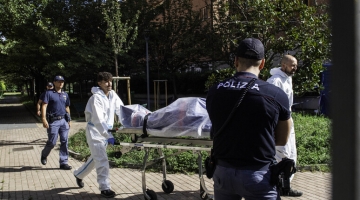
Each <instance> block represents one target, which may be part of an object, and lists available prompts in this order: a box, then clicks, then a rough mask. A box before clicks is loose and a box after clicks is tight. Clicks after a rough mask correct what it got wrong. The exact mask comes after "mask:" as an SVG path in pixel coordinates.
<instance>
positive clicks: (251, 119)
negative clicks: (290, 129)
mask: <svg viewBox="0 0 360 200" xmlns="http://www.w3.org/2000/svg"><path fill="white" fill-rule="evenodd" d="M253 78H256V81H255V83H254V85H253V86H251V87H250V89H249V90H248V92H247V93H246V95H245V97H244V99H243V101H242V102H241V104H240V106H239V107H238V108H236V112H235V113H234V114H233V116H232V118H231V119H230V121H229V122H228V124H227V125H226V127H225V128H224V129H223V130H222V131H221V133H218V134H216V135H215V136H214V138H213V140H214V145H213V148H214V155H215V157H216V158H217V159H220V160H223V161H225V162H227V163H229V164H231V166H234V167H236V168H241V169H251V166H265V165H267V164H269V163H271V162H272V161H273V160H274V156H275V127H276V125H277V123H278V120H287V119H289V118H290V111H289V110H288V107H289V100H288V98H287V96H286V94H285V93H284V92H283V91H282V90H281V89H280V88H278V87H276V86H274V85H272V84H270V83H267V82H265V81H262V80H258V79H257V77H256V76H255V75H254V74H252V73H248V72H238V73H236V74H235V76H234V77H232V78H229V79H227V80H224V81H222V82H220V83H218V84H217V85H214V86H213V87H211V88H210V90H209V93H208V96H207V99H206V109H207V111H208V113H209V117H210V120H211V123H212V128H213V130H212V133H216V132H217V131H218V130H219V129H220V128H221V127H222V125H223V124H224V123H225V121H226V119H227V118H228V116H229V114H230V113H231V111H232V109H233V108H234V106H235V104H236V103H237V102H238V100H239V98H240V97H241V95H242V94H243V92H244V90H245V88H246V86H247V83H249V82H250V81H251V80H252V79H253Z"/></svg>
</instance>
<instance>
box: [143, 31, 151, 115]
mask: <svg viewBox="0 0 360 200" xmlns="http://www.w3.org/2000/svg"><path fill="white" fill-rule="evenodd" d="M144 36H145V41H146V87H147V88H146V89H147V109H148V110H150V87H149V52H148V41H149V30H147V29H146V30H145V31H144Z"/></svg>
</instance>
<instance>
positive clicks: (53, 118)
mask: <svg viewBox="0 0 360 200" xmlns="http://www.w3.org/2000/svg"><path fill="white" fill-rule="evenodd" d="M60 119H64V116H55V117H51V120H60Z"/></svg>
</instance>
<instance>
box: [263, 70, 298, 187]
mask: <svg viewBox="0 0 360 200" xmlns="http://www.w3.org/2000/svg"><path fill="white" fill-rule="evenodd" d="M270 74H271V75H272V76H271V77H270V78H269V79H268V80H267V82H269V83H271V84H273V85H275V86H277V87H279V88H281V89H282V90H283V91H284V92H285V93H286V95H287V96H288V98H289V110H290V111H291V106H292V104H293V98H294V94H293V89H292V77H291V76H288V75H287V74H286V73H285V72H283V71H281V68H280V67H279V68H273V69H271V70H270ZM285 157H286V158H290V159H293V160H294V161H295V164H296V159H297V151H296V139H295V129H294V121H293V120H292V118H291V130H290V137H289V139H288V141H287V143H286V145H285V146H276V155H275V158H276V160H277V161H278V162H280V161H281V160H282V158H285ZM293 177H294V175H292V176H291V179H290V180H292V178H293Z"/></svg>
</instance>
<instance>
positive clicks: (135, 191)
mask: <svg viewBox="0 0 360 200" xmlns="http://www.w3.org/2000/svg"><path fill="white" fill-rule="evenodd" d="M80 128H85V124H84V122H73V123H72V127H71V134H73V133H76V132H77V131H78V130H79V129H80ZM46 139H47V136H46V129H44V128H42V124H41V123H39V121H37V120H36V118H35V117H34V116H33V115H32V114H31V112H29V110H27V109H26V108H25V107H24V106H23V105H21V104H19V102H18V101H17V100H16V98H14V97H12V96H9V97H8V96H7V97H6V99H3V100H0V199H19V200H20V199H21V200H37V199H39V200H42V199H44V200H45V199H46V200H48V199H54V200H58V199H74V200H75V199H76V200H78V199H80V200H81V199H84V200H85V199H92V200H96V199H103V198H101V196H100V195H99V190H98V184H97V182H96V172H95V170H94V171H93V172H91V173H90V174H89V175H88V177H86V178H85V179H84V183H85V187H84V188H79V187H78V186H77V184H76V181H75V178H74V176H73V174H72V172H73V170H70V171H64V170H60V169H59V161H58V159H59V148H58V146H56V147H55V148H54V149H53V150H52V152H51V153H50V155H49V157H48V163H47V165H45V166H43V165H42V164H41V163H40V152H41V150H42V149H43V147H44V145H45V142H46ZM82 163H83V162H81V161H78V160H76V159H74V158H71V157H70V158H69V164H70V165H72V167H73V169H76V168H78V167H80V166H81V165H82ZM159 170H160V169H159ZM205 179H206V186H207V187H208V188H209V189H212V181H211V180H208V179H207V178H205ZM167 180H170V181H172V182H173V183H174V186H175V189H174V192H172V193H171V194H166V193H164V192H163V191H162V189H161V182H162V174H161V173H146V184H147V188H149V189H151V190H154V191H155V192H156V194H157V197H158V199H168V200H170V199H171V200H173V199H201V198H200V193H199V189H200V188H199V184H200V182H199V178H198V175H196V174H194V175H185V174H167ZM110 181H111V186H112V189H113V190H114V191H115V192H116V193H117V196H115V198H113V199H129V200H130V199H131V200H133V199H144V196H143V193H142V187H141V185H142V182H141V172H140V171H139V170H138V169H126V168H112V169H110ZM292 187H293V188H294V189H297V190H300V191H303V192H304V195H303V196H302V197H296V198H295V197H282V199H285V200H290V199H299V200H314V199H319V200H323V199H324V200H325V199H331V174H330V173H320V172H314V173H311V172H298V173H296V175H295V178H294V180H293V181H292Z"/></svg>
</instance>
